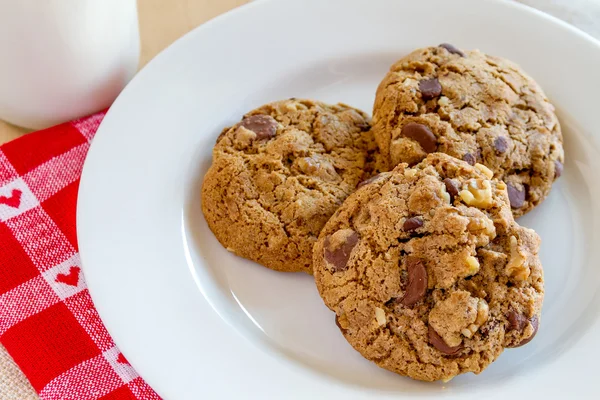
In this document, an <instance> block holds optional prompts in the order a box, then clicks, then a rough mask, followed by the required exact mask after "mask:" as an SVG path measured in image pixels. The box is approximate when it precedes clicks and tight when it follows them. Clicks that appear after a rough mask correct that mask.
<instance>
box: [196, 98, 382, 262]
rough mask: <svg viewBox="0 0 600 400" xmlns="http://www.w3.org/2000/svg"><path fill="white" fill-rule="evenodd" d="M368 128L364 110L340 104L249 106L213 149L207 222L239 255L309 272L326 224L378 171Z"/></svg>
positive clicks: (204, 189) (293, 102)
mask: <svg viewBox="0 0 600 400" xmlns="http://www.w3.org/2000/svg"><path fill="white" fill-rule="evenodd" d="M369 128H370V126H369V118H368V117H367V115H366V114H365V113H363V112H361V111H359V110H356V109H354V108H352V107H349V106H346V105H343V104H337V105H327V104H324V103H320V102H315V101H311V100H296V99H290V100H284V101H279V102H275V103H271V104H267V105H264V106H262V107H260V108H258V109H256V110H254V111H251V112H249V113H248V114H246V115H245V116H244V117H243V118H242V120H241V121H240V122H239V123H237V124H235V125H234V126H232V127H230V128H227V129H225V130H223V132H222V133H221V135H220V136H219V137H218V138H217V143H216V144H215V147H214V149H213V163H212V165H211V167H210V169H209V170H208V172H207V173H206V176H205V178H204V183H203V186H202V210H203V212H204V216H205V218H206V221H207V222H208V226H209V227H210V229H211V230H212V231H213V233H214V234H215V236H216V237H217V239H218V240H219V242H221V244H222V245H223V246H224V247H226V248H227V249H228V250H230V251H232V252H234V253H235V254H237V255H239V256H241V257H245V258H248V259H251V260H254V261H256V262H258V263H259V264H262V265H264V266H266V267H268V268H271V269H274V270H277V271H292V272H295V271H303V272H308V273H312V265H311V264H312V261H311V257H312V247H313V244H314V243H315V242H316V240H317V237H318V236H319V232H321V229H322V228H323V226H324V225H325V222H327V220H328V219H329V217H330V216H331V215H332V214H333V213H334V212H335V210H336V209H337V208H338V207H339V205H340V204H341V203H342V202H343V201H344V199H345V198H346V197H347V196H348V195H349V194H350V193H352V192H353V191H354V190H355V189H356V186H357V185H358V184H359V183H360V182H362V181H364V180H365V179H368V178H370V177H371V175H373V171H372V169H373V168H375V166H376V162H374V161H373V160H374V159H377V152H376V145H375V140H374V138H373V137H372V135H371V133H370V131H369ZM332 254H337V253H335V252H333V253H332ZM332 257H333V259H336V257H338V256H332Z"/></svg>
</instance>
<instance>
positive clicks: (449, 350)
mask: <svg viewBox="0 0 600 400" xmlns="http://www.w3.org/2000/svg"><path fill="white" fill-rule="evenodd" d="M429 343H431V344H432V345H433V347H435V348H436V349H438V350H439V351H441V352H442V353H444V354H447V355H449V356H453V355H455V354H456V353H458V352H459V351H461V350H462V349H463V345H462V343H461V344H459V345H458V346H455V347H450V346H448V345H447V344H446V342H444V339H442V337H441V336H440V335H438V333H437V332H436V331H435V329H433V328H432V327H431V325H429Z"/></svg>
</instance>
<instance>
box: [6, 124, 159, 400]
mask: <svg viewBox="0 0 600 400" xmlns="http://www.w3.org/2000/svg"><path fill="white" fill-rule="evenodd" d="M103 117H104V113H99V114H96V115H93V116H91V117H87V118H83V119H80V120H77V121H73V122H70V123H66V124H63V125H59V126H57V127H54V128H50V129H46V130H43V131H39V132H35V133H31V134H29V135H26V136H24V137H22V138H20V139H17V140H15V141H13V142H10V143H7V144H5V145H3V146H1V147H0V342H1V343H2V344H3V345H4V346H5V347H6V349H7V351H8V352H9V354H10V355H11V356H12V357H13V359H14V360H15V362H16V363H17V365H18V366H19V367H20V368H21V370H22V371H23V372H24V373H25V375H26V376H27V378H28V379H29V381H30V382H31V384H32V385H33V387H34V388H35V390H36V391H37V392H38V393H39V395H40V397H41V398H42V399H53V400H54V399H56V400H58V399H60V400H67V399H73V400H85V399H100V398H102V399H159V396H158V395H157V394H156V393H155V392H154V391H153V390H152V389H151V388H150V386H148V385H147V384H146V383H145V382H144V381H143V380H142V378H140V376H139V375H138V374H137V373H136V371H135V370H134V369H133V368H132V367H131V365H129V363H128V362H127V360H126V359H125V357H124V356H123V354H121V352H120V351H119V349H117V347H116V346H115V344H114V343H113V341H112V339H111V337H110V335H109V334H108V332H107V331H106V328H105V327H104V325H103V324H102V321H101V320H100V317H99V316H98V313H97V312H96V309H95V308H94V305H93V304H92V299H91V297H90V294H89V292H88V290H87V286H86V283H85V278H84V276H83V273H82V272H81V262H80V260H79V253H78V247H77V235H76V231H75V208H76V203H77V189H78V186H79V178H80V176H81V170H82V167H83V161H84V159H85V156H86V154H87V151H88V149H89V147H90V141H91V140H92V138H93V136H94V134H95V133H96V130H97V129H98V126H99V124H100V122H101V121H102V118H103Z"/></svg>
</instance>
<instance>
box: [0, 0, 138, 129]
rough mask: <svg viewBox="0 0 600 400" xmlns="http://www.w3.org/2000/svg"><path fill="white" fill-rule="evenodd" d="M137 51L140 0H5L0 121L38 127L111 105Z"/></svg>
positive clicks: (0, 26) (0, 10)
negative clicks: (137, 0)
mask: <svg viewBox="0 0 600 400" xmlns="http://www.w3.org/2000/svg"><path fill="white" fill-rule="evenodd" d="M139 54H140V39H139V29H138V18H137V6H136V0H0V119H3V120H5V121H8V122H10V123H12V124H15V125H19V126H23V127H27V128H32V129H41V128H45V127H48V126H51V125H55V124H58V123H61V122H65V121H68V120H71V119H74V118H77V117H81V116H84V115H87V114H91V113H93V112H96V111H99V110H101V109H103V108H106V107H108V106H109V105H110V104H111V103H112V102H113V101H114V99H115V98H116V97H117V95H118V94H119V93H120V92H121V90H122V89H123V88H124V87H125V85H126V84H127V82H128V81H129V80H130V79H131V78H132V76H133V75H134V73H135V72H136V70H137V66H138V60H139Z"/></svg>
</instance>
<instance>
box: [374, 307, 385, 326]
mask: <svg viewBox="0 0 600 400" xmlns="http://www.w3.org/2000/svg"><path fill="white" fill-rule="evenodd" d="M375 319H376V320H377V324H378V325H379V326H383V325H385V324H386V323H387V318H386V317H385V311H383V310H382V309H381V308H379V307H375Z"/></svg>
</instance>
